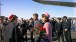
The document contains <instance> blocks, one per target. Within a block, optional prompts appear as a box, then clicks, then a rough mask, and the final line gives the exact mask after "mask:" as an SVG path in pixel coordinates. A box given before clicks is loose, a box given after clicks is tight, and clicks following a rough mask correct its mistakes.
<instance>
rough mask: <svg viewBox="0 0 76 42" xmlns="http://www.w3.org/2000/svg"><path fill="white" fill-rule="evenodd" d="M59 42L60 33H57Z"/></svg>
mask: <svg viewBox="0 0 76 42" xmlns="http://www.w3.org/2000/svg"><path fill="white" fill-rule="evenodd" d="M57 38H58V42H60V32H58V33H57Z"/></svg>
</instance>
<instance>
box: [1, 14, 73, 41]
mask: <svg viewBox="0 0 76 42" xmlns="http://www.w3.org/2000/svg"><path fill="white" fill-rule="evenodd" d="M41 17H42V18H41V19H38V14H37V13H34V14H33V18H30V19H28V20H25V19H23V18H21V20H18V17H17V16H16V15H11V16H10V17H8V18H6V17H5V18H4V19H3V18H1V17H0V42H25V41H26V42H27V40H28V39H27V30H29V31H30V38H31V42H52V41H53V40H52V39H53V37H55V36H56V37H57V40H58V42H60V37H61V39H62V42H65V41H66V42H72V40H71V18H67V16H63V18H52V19H49V18H50V15H49V14H48V13H44V14H42V15H41ZM41 27H42V29H43V28H44V29H45V31H44V32H43V31H42V29H40V28H41ZM41 31H42V32H41ZM64 39H65V40H64Z"/></svg>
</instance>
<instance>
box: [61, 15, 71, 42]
mask: <svg viewBox="0 0 76 42" xmlns="http://www.w3.org/2000/svg"><path fill="white" fill-rule="evenodd" d="M69 27H70V21H68V19H67V17H66V16H64V17H63V21H62V28H63V32H64V36H65V40H66V42H71V41H70V39H69V37H70V32H69V30H70V29H69Z"/></svg>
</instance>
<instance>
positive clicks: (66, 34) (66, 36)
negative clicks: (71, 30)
mask: <svg viewBox="0 0 76 42" xmlns="http://www.w3.org/2000/svg"><path fill="white" fill-rule="evenodd" d="M64 35H65V40H66V42H68V33H67V31H66V32H65V33H64Z"/></svg>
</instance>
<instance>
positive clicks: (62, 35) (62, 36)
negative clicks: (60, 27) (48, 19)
mask: <svg viewBox="0 0 76 42" xmlns="http://www.w3.org/2000/svg"><path fill="white" fill-rule="evenodd" d="M60 36H61V39H62V42H64V34H63V32H62V31H61V35H60Z"/></svg>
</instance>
